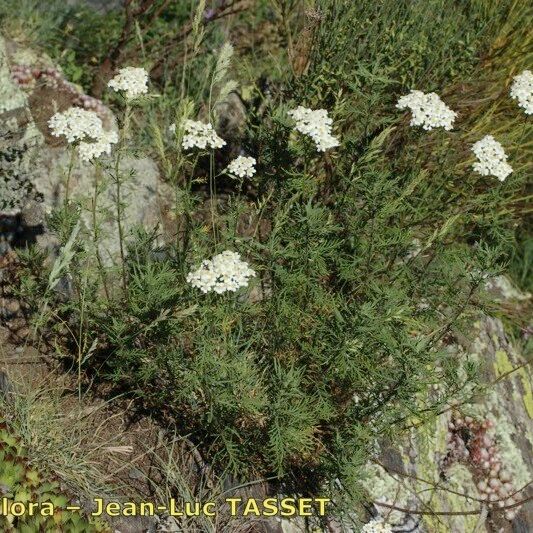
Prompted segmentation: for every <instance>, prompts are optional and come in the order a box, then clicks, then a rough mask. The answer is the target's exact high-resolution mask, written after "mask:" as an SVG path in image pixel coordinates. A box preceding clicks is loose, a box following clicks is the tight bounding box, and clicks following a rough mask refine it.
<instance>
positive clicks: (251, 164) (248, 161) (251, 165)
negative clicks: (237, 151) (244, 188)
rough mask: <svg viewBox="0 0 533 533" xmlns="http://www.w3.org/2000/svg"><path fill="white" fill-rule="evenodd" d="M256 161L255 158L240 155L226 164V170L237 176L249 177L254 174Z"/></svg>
mask: <svg viewBox="0 0 533 533" xmlns="http://www.w3.org/2000/svg"><path fill="white" fill-rule="evenodd" d="M256 163H257V161H256V160H255V158H253V157H245V156H242V155H240V156H239V157H237V158H236V159H234V160H233V161H232V162H231V163H230V164H229V165H228V172H229V173H230V174H234V175H235V176H239V178H244V177H246V178H251V177H252V176H253V175H254V174H255V164H256Z"/></svg>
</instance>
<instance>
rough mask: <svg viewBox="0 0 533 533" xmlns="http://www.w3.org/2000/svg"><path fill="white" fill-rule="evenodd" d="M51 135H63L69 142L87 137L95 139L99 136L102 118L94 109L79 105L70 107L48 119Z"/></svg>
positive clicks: (101, 128)
mask: <svg viewBox="0 0 533 533" xmlns="http://www.w3.org/2000/svg"><path fill="white" fill-rule="evenodd" d="M48 127H49V128H50V130H51V132H52V135H54V136H55V137H61V135H64V136H65V137H66V138H67V141H68V142H69V143H73V142H76V141H81V140H83V139H86V138H87V137H92V138H93V139H96V138H98V137H99V136H100V134H101V132H102V130H103V126H102V120H101V119H100V117H99V116H98V115H97V114H96V113H95V112H94V111H87V110H86V109H82V108H81V107H70V108H69V109H67V110H66V111H63V112H61V113H56V114H55V115H53V116H52V118H50V120H49V121H48Z"/></svg>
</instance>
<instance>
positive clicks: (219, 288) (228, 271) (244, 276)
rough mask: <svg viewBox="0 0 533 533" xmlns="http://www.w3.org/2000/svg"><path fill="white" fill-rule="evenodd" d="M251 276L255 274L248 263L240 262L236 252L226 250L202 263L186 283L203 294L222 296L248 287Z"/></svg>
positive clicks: (190, 274)
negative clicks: (209, 293) (211, 292)
mask: <svg viewBox="0 0 533 533" xmlns="http://www.w3.org/2000/svg"><path fill="white" fill-rule="evenodd" d="M252 276H255V272H254V271H253V270H252V269H251V268H250V267H249V265H248V263H246V262H245V261H242V260H241V258H240V255H239V254H238V253H237V252H232V251H230V250H226V251H225V252H222V253H220V254H218V255H215V257H213V259H206V260H204V261H202V264H201V265H200V267H199V268H198V269H197V270H193V271H192V272H190V273H189V274H188V275H187V281H188V282H189V283H190V284H191V285H192V286H193V287H196V288H198V289H200V290H201V291H202V292H203V293H208V292H210V291H213V292H216V293H217V294H222V293H223V292H227V291H230V292H235V291H236V290H237V289H239V288H241V287H246V286H248V281H249V278H251V277H252Z"/></svg>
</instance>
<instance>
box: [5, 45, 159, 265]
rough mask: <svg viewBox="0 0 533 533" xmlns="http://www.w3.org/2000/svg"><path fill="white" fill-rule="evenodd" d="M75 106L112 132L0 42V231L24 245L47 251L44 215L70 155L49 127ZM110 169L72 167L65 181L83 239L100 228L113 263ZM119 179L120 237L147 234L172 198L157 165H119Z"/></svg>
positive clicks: (33, 62) (77, 98)
mask: <svg viewBox="0 0 533 533" xmlns="http://www.w3.org/2000/svg"><path fill="white" fill-rule="evenodd" d="M15 80H16V81H15ZM73 105H83V106H85V107H86V108H89V109H94V110H95V111H96V112H97V113H99V114H100V115H101V117H102V120H103V121H104V125H105V126H106V127H111V128H113V127H116V126H115V120H114V117H113V114H112V112H111V111H110V110H109V109H108V108H106V107H105V106H104V105H103V104H102V103H101V102H98V101H95V99H92V98H91V97H89V96H87V95H84V94H83V93H82V92H81V91H80V90H79V89H77V88H76V87H75V86H74V85H72V84H71V83H69V82H68V81H67V80H64V78H63V77H62V74H61V72H60V71H59V70H58V69H57V68H56V67H54V66H53V65H52V64H51V61H50V60H49V59H48V58H46V57H45V56H43V57H41V56H37V55H36V54H35V53H33V52H32V51H29V50H24V49H21V48H19V47H18V46H17V45H16V44H15V43H12V42H6V41H5V40H4V39H2V38H1V37H0V224H1V225H2V227H3V226H6V227H7V226H9V227H14V229H13V228H12V229H13V231H12V233H17V234H18V235H19V237H20V235H21V234H25V239H26V242H28V241H29V242H35V241H37V242H40V243H41V244H43V245H52V241H51V239H50V238H49V234H48V232H47V228H46V214H47V213H50V212H51V211H52V210H53V209H55V208H58V207H60V206H61V205H62V203H63V202H64V199H65V194H66V181H67V178H66V176H67V168H68V167H69V164H70V150H69V147H68V146H67V145H66V143H65V142H63V141H62V140H61V139H58V138H55V137H53V136H52V135H50V132H49V130H48V126H47V123H48V120H49V118H50V117H51V116H52V115H53V114H54V113H56V112H57V111H62V110H64V109H67V108H69V107H71V106H73ZM110 165H111V160H110V159H107V160H105V159H103V160H102V162H101V165H99V166H95V165H91V164H83V163H81V162H75V163H74V166H73V168H72V172H71V174H70V178H69V180H68V181H69V183H68V189H69V191H68V192H69V198H70V199H71V200H75V201H77V202H79V204H80V206H81V220H82V222H83V224H84V226H85V230H86V231H87V232H88V234H91V233H92V232H93V221H94V220H96V221H97V225H98V231H99V235H100V236H101V237H102V239H101V241H102V242H101V244H100V246H101V250H100V252H101V255H102V257H103V258H104V260H106V258H107V259H109V260H115V259H116V258H117V255H118V251H119V244H118V230H117V223H116V220H115V216H114V211H116V208H114V206H115V205H116V202H115V187H114V185H113V183H111V180H110V179H109V177H106V176H107V174H106V172H104V171H102V168H105V167H106V166H110ZM120 174H121V175H122V176H125V177H126V178H125V179H124V184H123V187H122V193H121V198H122V201H123V203H124V209H123V213H122V224H123V227H124V228H125V232H126V233H127V232H128V231H129V230H130V229H132V228H133V227H135V226H138V225H141V226H144V227H145V228H147V229H152V228H153V227H154V226H155V225H156V224H157V222H158V220H159V213H160V210H161V208H162V206H163V205H164V203H165V201H164V198H165V197H168V196H169V195H168V194H167V192H166V189H165V186H164V184H163V183H162V182H161V181H160V180H159V172H158V169H157V166H156V164H155V163H154V161H152V160H151V159H149V158H137V157H123V159H122V162H121V165H120ZM96 187H97V188H98V189H95V188H96ZM96 190H97V194H96V197H97V202H96V208H94V203H93V200H94V198H95V191H96ZM95 213H96V215H97V216H96V218H95V217H94V214H95ZM18 226H21V227H18ZM10 231H11V230H10ZM22 240H23V241H24V239H22Z"/></svg>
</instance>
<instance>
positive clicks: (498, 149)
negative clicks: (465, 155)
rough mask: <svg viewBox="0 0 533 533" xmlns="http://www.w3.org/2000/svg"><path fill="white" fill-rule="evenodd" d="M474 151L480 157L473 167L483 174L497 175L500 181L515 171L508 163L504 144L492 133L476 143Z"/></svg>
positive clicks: (473, 147)
mask: <svg viewBox="0 0 533 533" xmlns="http://www.w3.org/2000/svg"><path fill="white" fill-rule="evenodd" d="M472 151H473V152H474V154H476V157H477V159H478V160H477V162H475V163H474V165H473V168H474V170H475V171H476V172H479V173H480V174H481V175H482V176H489V175H490V176H496V177H497V178H498V179H499V180H500V181H504V180H505V178H506V177H507V176H508V175H509V174H511V172H512V171H513V169H512V168H511V165H509V163H507V155H506V153H505V152H504V150H503V146H502V145H501V144H500V143H499V142H498V141H497V140H495V139H494V137H493V136H492V135H486V136H485V137H483V139H481V140H480V141H477V142H476V143H474V145H473V146H472Z"/></svg>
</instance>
